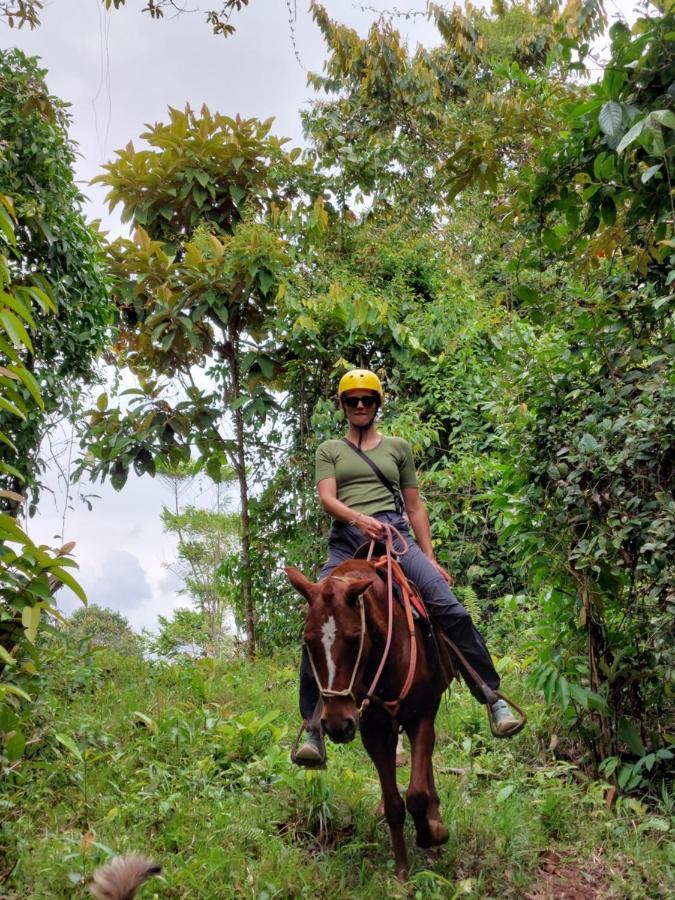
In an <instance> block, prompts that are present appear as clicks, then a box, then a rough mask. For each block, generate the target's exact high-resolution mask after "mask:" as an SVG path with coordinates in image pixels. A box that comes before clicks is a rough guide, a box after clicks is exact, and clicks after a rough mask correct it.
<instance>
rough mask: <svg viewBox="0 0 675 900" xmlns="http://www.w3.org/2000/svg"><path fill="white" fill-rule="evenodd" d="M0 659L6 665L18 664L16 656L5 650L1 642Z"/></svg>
mask: <svg viewBox="0 0 675 900" xmlns="http://www.w3.org/2000/svg"><path fill="white" fill-rule="evenodd" d="M0 659H1V660H2V661H3V662H4V663H5V665H6V666H15V665H16V660H15V659H14V657H13V656H12V655H11V654H10V653H8V652H7V651H6V650H5V648H4V647H3V646H2V644H0Z"/></svg>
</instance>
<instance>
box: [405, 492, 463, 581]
mask: <svg viewBox="0 0 675 900" xmlns="http://www.w3.org/2000/svg"><path fill="white" fill-rule="evenodd" d="M402 493H403V502H404V503H405V511H406V512H407V513H408V518H409V519H410V524H411V525H412V529H413V531H414V532H415V540H416V541H417V543H418V544H419V545H420V550H421V551H422V553H424V555H425V556H427V557H428V558H429V559H430V560H431V562H432V563H433V564H434V566H435V567H436V568H437V569H438V571H439V572H440V573H441V575H442V576H443V578H445V580H446V581H447V582H448V584H452V576H451V575H450V574H449V573H448V572H446V571H445V569H444V568H443V566H442V565H441V564H440V563H438V562H436V557H435V556H434V548H433V544H432V543H431V528H430V527H429V516H428V515H427V508H426V506H425V505H424V503H423V501H422V498H421V497H420V492H419V488H416V487H414V488H413V487H411V488H403V491H402Z"/></svg>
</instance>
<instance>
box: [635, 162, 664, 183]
mask: <svg viewBox="0 0 675 900" xmlns="http://www.w3.org/2000/svg"><path fill="white" fill-rule="evenodd" d="M662 168H663V163H657V164H656V165H655V166H650V167H649V168H648V169H645V171H644V172H643V173H642V177H641V178H640V181H641V182H642V184H647V182H648V181H651V180H652V178H653V177H654V176H655V175H656V173H657V172H658V171H660V169H662Z"/></svg>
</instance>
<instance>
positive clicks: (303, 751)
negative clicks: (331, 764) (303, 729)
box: [294, 729, 324, 766]
mask: <svg viewBox="0 0 675 900" xmlns="http://www.w3.org/2000/svg"><path fill="white" fill-rule="evenodd" d="M294 759H295V762H296V763H297V764H298V765H299V766H318V765H321V763H323V762H324V756H323V747H322V745H321V738H320V737H319V734H318V732H316V731H310V730H309V729H308V730H307V736H306V737H305V740H304V742H303V743H302V744H300V746H299V747H298V749H297V750H296V751H295V757H294Z"/></svg>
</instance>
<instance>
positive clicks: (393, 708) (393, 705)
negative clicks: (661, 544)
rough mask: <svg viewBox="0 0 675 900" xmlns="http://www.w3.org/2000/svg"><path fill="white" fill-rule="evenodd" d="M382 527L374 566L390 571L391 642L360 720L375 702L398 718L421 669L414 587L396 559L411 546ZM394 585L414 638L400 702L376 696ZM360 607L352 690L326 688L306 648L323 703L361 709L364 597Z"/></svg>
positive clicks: (338, 577) (391, 528)
mask: <svg viewBox="0 0 675 900" xmlns="http://www.w3.org/2000/svg"><path fill="white" fill-rule="evenodd" d="M382 524H383V525H384V528H385V530H386V538H385V541H384V545H385V553H384V554H383V555H382V556H381V557H380V558H379V559H378V560H376V561H375V563H374V565H375V568H376V569H386V571H387V639H386V643H385V645H384V651H383V653H382V657H381V659H380V663H379V665H378V667H377V671H376V672H375V676H374V678H373V680H372V681H371V683H370V687H369V688H368V690H367V691H366V694H365V697H364V698H363V700H362V702H361V705H360V706H359V707H358V709H357V713H358V715H359V716H362V715H363V713H365V711H366V710H367V709H368V707H369V706H370V704H371V703H372V702H375V703H377V704H378V705H379V706H381V707H382V708H383V709H385V710H386V711H387V712H388V713H389V715H391V716H392V718H395V717H396V715H397V713H398V710H399V707H400V705H401V703H402V702H403V700H405V698H406V697H407V696H408V694H409V693H410V688H411V687H412V683H413V681H414V678H415V667H416V666H417V637H416V634H415V621H414V619H413V613H412V602H411V599H410V586H409V584H408V580H407V578H406V577H405V575H404V574H403V570H402V569H401V567H400V565H399V563H398V561H397V559H396V557H399V556H404V555H405V554H406V553H407V552H408V545H407V544H406V542H405V539H404V538H403V536H402V535H401V533H400V532H399V531H398V530H397V529H396V528H394V526H393V525H390V524H389V523H388V522H383V523H382ZM395 543H396V544H398V547H399V549H397V547H396V546H395ZM374 549H375V541H371V542H370V548H369V551H368V557H367V558H368V560H370V559H371V557H372V554H373V551H374ZM329 577H330V578H334V579H335V580H336V581H342V582H344V583H346V584H349V583H351V581H352V579H350V578H344V577H342V576H341V575H331V576H329ZM394 581H395V582H396V584H397V585H398V587H399V590H400V592H401V597H402V600H403V610H404V612H405V617H406V626H407V629H408V635H409V637H410V658H409V662H408V674H407V675H406V678H405V681H404V683H403V687H402V688H401V690H400V692H399V695H398V697H397V698H396V700H381V699H380V698H379V697H377V696H376V694H375V692H376V690H377V686H378V684H379V682H380V678H381V676H382V672H383V671H384V667H385V665H386V663H387V659H388V658H389V650H390V649H391V639H392V635H393V632H394ZM358 603H359V610H360V614H361V634H360V639H359V651H358V654H357V657H356V662H355V663H354V668H353V669H352V674H351V678H350V680H349V686H348V687H346V688H343V689H342V690H339V691H334V690H331V689H329V688H326V687H324V686H323V685H322V684H321V681H320V679H319V676H318V673H317V670H316V666H315V665H314V660H313V659H312V654H311V651H310V649H309V646H308V645H307V644H305V647H306V649H307V656H308V658H309V664H310V666H311V669H312V673H313V674H314V678H315V679H316V683H317V685H318V688H319V693H320V696H321V700H322V701H326V700H330V699H331V698H333V697H351V699H352V701H353V703H354V706H356V705H357V703H356V697H355V695H354V682H355V681H356V677H357V674H358V671H359V666H360V664H361V657H362V655H363V646H364V644H365V639H366V614H365V604H364V600H363V594H359V597H358Z"/></svg>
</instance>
